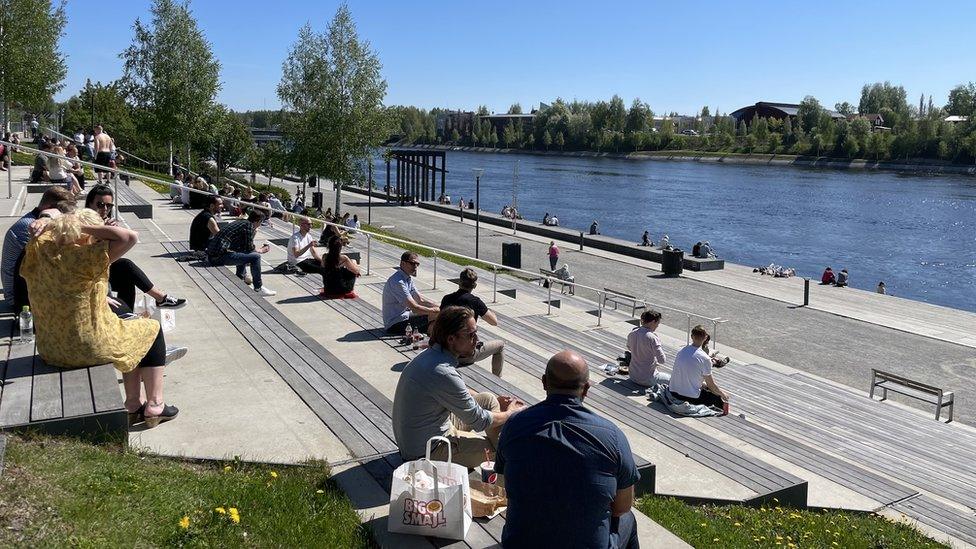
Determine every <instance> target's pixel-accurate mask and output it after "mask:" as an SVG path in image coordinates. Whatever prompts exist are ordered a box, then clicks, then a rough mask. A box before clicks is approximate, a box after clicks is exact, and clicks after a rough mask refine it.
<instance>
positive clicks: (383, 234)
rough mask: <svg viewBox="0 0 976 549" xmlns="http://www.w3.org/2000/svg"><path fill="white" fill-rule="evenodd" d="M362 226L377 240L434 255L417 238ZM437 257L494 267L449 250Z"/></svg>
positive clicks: (466, 263) (502, 271)
mask: <svg viewBox="0 0 976 549" xmlns="http://www.w3.org/2000/svg"><path fill="white" fill-rule="evenodd" d="M362 228H363V229H364V230H367V231H369V232H371V233H375V234H378V235H380V236H377V237H375V238H376V239H377V240H379V241H381V242H386V243H389V244H392V245H394V246H397V247H398V248H401V249H404V250H409V251H411V252H416V253H417V255H420V256H423V257H434V252H432V251H431V250H428V249H427V248H424V247H423V245H422V244H423V243H422V242H419V241H417V240H413V239H411V238H407V237H405V236H403V235H401V234H398V233H395V232H393V231H390V230H387V229H381V228H379V227H377V226H375V225H367V224H365V223H363V225H362ZM392 238H397V239H400V240H405V241H407V243H404V242H397V241H395V240H392ZM437 257H438V259H443V260H445V261H450V262H451V263H455V264H457V265H461V266H464V267H475V268H478V269H484V270H486V271H491V270H492V269H493V267H492V265H491V264H490V263H485V262H484V261H478V260H477V259H468V258H466V257H463V256H460V255H455V254H452V253H448V252H438V253H437ZM498 272H499V273H506V274H509V275H511V276H518V277H523V276H525V275H523V274H522V273H517V272H514V273H513V272H510V271H508V270H507V269H502V268H499V269H498Z"/></svg>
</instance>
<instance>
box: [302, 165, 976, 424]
mask: <svg viewBox="0 0 976 549" xmlns="http://www.w3.org/2000/svg"><path fill="white" fill-rule="evenodd" d="M286 185H287V183H286ZM332 202H334V194H333V193H332V192H329V191H328V189H326V192H325V203H326V204H331V203H332ZM343 202H344V203H345V204H346V206H347V207H348V208H349V211H351V212H353V213H357V214H358V215H359V218H360V219H361V220H362V221H364V222H365V221H366V217H367V212H366V209H367V208H366V206H367V201H366V197H365V196H362V195H357V194H354V193H351V192H345V193H343ZM372 215H373V223H374V224H375V225H377V226H387V227H391V229H390V230H393V231H394V232H397V233H399V234H402V235H404V236H407V237H409V238H411V239H414V240H418V241H420V242H423V243H425V244H428V245H431V246H436V247H439V248H442V249H445V250H448V251H452V252H457V253H463V254H465V255H473V253H474V233H475V227H474V223H472V222H471V221H469V220H465V222H464V223H463V224H462V223H460V222H459V221H458V218H457V217H456V216H449V215H444V214H439V213H435V212H430V211H428V210H422V209H419V208H414V207H394V206H386V205H384V204H382V203H381V202H379V201H376V200H374V202H373V213H372ZM481 238H482V241H481V256H482V258H484V259H487V260H490V261H496V262H501V243H502V242H510V241H517V242H520V243H521V244H522V266H523V268H524V269H526V270H530V271H532V270H536V269H537V268H538V267H545V268H548V259H547V257H546V255H545V254H546V249H547V246H548V243H549V239H545V238H540V237H536V236H533V235H527V234H522V233H519V234H517V235H514V236H513V235H512V231H511V230H502V229H501V228H499V227H493V226H491V225H487V224H482V225H481ZM559 245H560V249H561V250H562V252H563V253H562V255H561V257H560V263H568V264H569V265H570V268H571V270H572V272H573V274H574V275H575V276H576V280H577V281H578V282H579V283H581V284H585V285H588V286H593V287H601V288H602V287H604V286H609V287H612V288H614V289H616V290H619V291H622V292H626V293H629V294H631V295H637V296H643V297H646V298H647V300H648V302H649V303H651V305H652V306H654V305H657V306H661V307H672V308H676V309H681V310H685V311H691V312H694V313H697V314H700V315H703V316H706V317H713V318H714V317H721V318H724V319H727V320H728V322H726V323H724V324H722V326H721V328H720V330H719V334H718V338H717V339H718V341H719V344H720V345H730V346H732V347H735V348H737V349H741V350H743V351H746V352H748V353H750V354H752V355H756V356H760V357H763V358H766V359H769V360H771V361H773V362H776V363H780V364H785V365H788V366H790V367H793V368H796V369H798V370H802V371H806V372H810V373H813V374H816V375H819V376H823V377H825V378H828V379H831V380H833V381H836V382H839V383H842V384H844V385H847V386H849V387H854V388H856V389H859V390H862V391H866V390H867V388H868V385H869V384H870V376H871V368H878V369H882V370H889V371H892V372H895V373H899V374H903V375H905V376H908V377H911V378H914V379H917V380H919V381H923V382H925V383H930V384H932V385H936V386H940V387H943V388H945V389H946V390H950V391H955V393H956V418H957V420H959V421H963V422H967V423H970V424H973V423H976V391H974V390H973V389H972V388H971V376H972V373H973V372H974V371H976V348H974V347H976V346H974V345H973V338H974V334H976V313H969V312H966V311H960V310H956V309H948V308H945V307H938V306H935V305H929V304H926V303H920V302H916V301H911V300H906V299H900V298H897V297H892V296H880V295H877V294H874V293H871V292H866V291H861V290H856V289H853V288H845V289H840V288H833V287H819V286H817V285H816V284H812V287H811V298H810V301H811V306H810V307H805V308H796V307H795V305H797V304H800V303H802V299H803V292H802V283H801V281H800V279H792V280H784V279H774V278H770V277H761V276H759V274H758V273H756V274H754V273H752V272H751V269H748V268H746V267H743V266H736V265H730V264H728V263H727V264H726V270H725V271H710V272H704V273H694V272H690V271H687V270H686V271H685V272H684V275H683V276H682V277H680V278H666V277H662V276H661V274H660V266H659V265H658V264H656V263H652V262H647V261H641V260H637V259H633V258H628V257H624V256H620V255H619V254H612V253H608V252H602V251H600V250H593V249H590V248H586V249H584V251H582V252H580V251H579V247H578V245H573V244H572V243H566V242H561V243H559ZM610 281H612V282H610ZM593 297H595V296H593ZM663 322H664V323H665V324H666V325H669V326H672V327H675V328H679V329H686V326H685V323H686V319H685V317H684V316H679V315H668V314H667V311H665V316H664V320H663ZM950 340H957V341H960V342H962V343H963V344H956V343H950Z"/></svg>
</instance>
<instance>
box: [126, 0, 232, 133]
mask: <svg viewBox="0 0 976 549" xmlns="http://www.w3.org/2000/svg"><path fill="white" fill-rule="evenodd" d="M151 12H152V21H151V23H150V24H149V25H148V26H147V25H145V24H144V23H143V22H142V21H140V20H139V19H136V21H135V24H134V30H135V37H134V38H133V39H132V44H131V45H130V46H129V47H128V48H126V50H125V51H124V52H122V54H121V55H120V57H121V58H122V59H123V60H124V73H123V77H122V82H123V85H124V88H125V90H126V92H127V94H128V96H129V98H130V99H131V101H132V102H133V105H134V106H135V107H137V108H138V109H140V110H142V111H143V112H144V113H145V116H144V117H143V118H142V124H140V128H139V129H140V131H141V132H145V133H147V134H149V135H151V136H153V137H154V138H155V139H156V140H157V141H159V142H176V143H186V142H187V141H188V140H189V139H190V138H191V137H192V136H198V135H200V134H206V133H208V132H207V131H205V130H207V126H206V122H207V120H208V117H209V116H210V115H211V113H212V111H213V108H214V98H215V97H216V95H217V90H219V89H220V81H219V77H220V63H219V62H218V61H217V60H216V59H215V58H214V56H213V52H212V51H211V48H210V43H209V42H208V41H207V39H206V38H205V37H204V35H203V33H202V32H201V31H200V29H199V27H198V26H197V22H196V20H195V19H194V18H193V14H192V13H191V12H190V7H189V3H177V2H174V1H173V0H155V1H154V3H153V6H152V8H151Z"/></svg>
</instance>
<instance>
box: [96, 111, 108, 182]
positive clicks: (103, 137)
mask: <svg viewBox="0 0 976 549" xmlns="http://www.w3.org/2000/svg"><path fill="white" fill-rule="evenodd" d="M111 161H112V137H111V136H110V135H109V134H107V133H105V132H104V131H103V130H102V126H101V125H99V126H95V164H98V165H99V166H106V167H108V166H109V163H110V162H111ZM95 177H96V178H97V180H98V183H101V182H102V179H103V177H104V179H105V182H106V183H108V182H109V181H111V179H112V172H110V171H108V170H105V169H100V168H95Z"/></svg>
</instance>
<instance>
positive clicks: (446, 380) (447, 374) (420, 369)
mask: <svg viewBox="0 0 976 549" xmlns="http://www.w3.org/2000/svg"><path fill="white" fill-rule="evenodd" d="M408 253H409V252H408ZM430 341H431V345H430V347H429V348H427V349H425V350H424V351H422V352H421V353H420V354H418V355H417V356H416V357H414V359H413V360H411V361H410V362H409V363H408V364H407V365H406V367H404V369H403V372H402V373H401V374H400V379H399V381H398V382H397V387H396V394H395V395H394V397H393V414H392V416H393V438H394V440H396V444H397V447H398V448H399V450H400V456H401V457H402V458H403V460H404V461H408V460H414V459H418V458H420V457H422V456H423V455H424V454H425V453H426V451H425V450H426V445H427V441H428V440H429V439H430V438H431V437H435V436H442V437H445V438H447V439H448V441H450V449H448V447H447V445H445V444H443V443H439V444H437V445H436V446H434V447H433V448H432V451H431V455H430V457H431V459H433V460H437V461H445V460H446V459H447V454H448V452H450V453H451V455H452V459H453V461H454V463H459V464H461V465H464V466H465V467H477V466H478V465H479V464H480V463H481V462H483V461H485V453H486V452H493V451H494V450H495V448H497V447H498V433H499V430H500V429H501V428H502V426H503V425H504V424H505V422H506V421H508V419H509V418H510V417H512V415H513V414H515V413H516V412H518V411H519V410H521V409H522V407H523V405H522V403H520V402H519V401H517V400H516V399H513V398H511V397H500V396H496V395H494V394H492V393H488V392H484V393H478V392H476V391H473V390H471V389H468V388H467V387H466V386H465V384H464V380H463V379H462V378H461V374H459V373H458V371H457V365H458V359H459V358H460V357H465V356H473V355H474V354H475V352H476V350H477V346H478V325H477V323H476V322H475V319H474V313H473V312H472V311H471V309H468V308H467V307H448V308H446V309H444V310H443V311H442V312H441V314H440V315H439V316H438V318H437V321H436V322H435V323H434V324H433V325H432V326H431V333H430Z"/></svg>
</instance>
